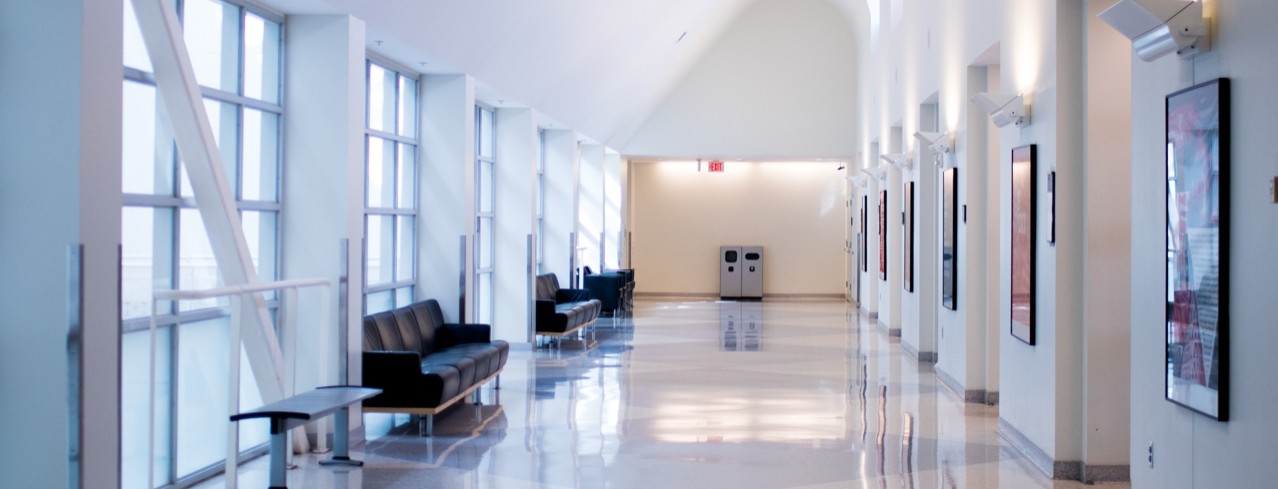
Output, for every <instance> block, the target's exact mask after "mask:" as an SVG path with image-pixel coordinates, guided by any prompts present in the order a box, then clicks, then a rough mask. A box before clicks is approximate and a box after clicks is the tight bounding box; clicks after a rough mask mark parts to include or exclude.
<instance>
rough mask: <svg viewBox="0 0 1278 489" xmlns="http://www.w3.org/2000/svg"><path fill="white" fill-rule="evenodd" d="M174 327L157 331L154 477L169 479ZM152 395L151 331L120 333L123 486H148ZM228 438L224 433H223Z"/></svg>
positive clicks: (121, 474)
mask: <svg viewBox="0 0 1278 489" xmlns="http://www.w3.org/2000/svg"><path fill="white" fill-rule="evenodd" d="M171 331H172V330H171V329H170V328H160V329H157V330H156V332H155V334H156V337H155V340H156V350H155V364H156V365H157V366H158V367H159V368H158V369H156V372H155V399H156V402H155V406H154V409H155V420H156V423H155V436H154V439H155V470H154V475H155V481H156V482H157V483H159V484H164V483H168V482H172V481H169V480H168V474H169V465H170V464H171V463H172V461H171V460H170V459H169V451H170V450H169V440H170V433H169V420H170V419H171V416H172V411H170V410H169V402H168V400H169V399H172V397H173V379H172V378H171V377H170V376H169V372H170V369H169V365H171V364H172V361H173V360H172V357H171V355H170V352H171V351H172V350H171V347H170V344H171V343H170V341H171V335H170V333H171ZM150 396H151V334H150V332H149V331H139V332H136V333H128V334H125V335H123V336H121V337H120V471H121V473H120V477H121V479H123V485H122V486H121V487H146V479H147V477H146V466H147V460H146V459H147V452H148V451H149V450H150V447H149V446H148V444H147V440H146V433H147V426H146V424H147V420H148V419H150V416H151V411H150V408H148V404H149V400H150ZM223 438H225V435H223Z"/></svg>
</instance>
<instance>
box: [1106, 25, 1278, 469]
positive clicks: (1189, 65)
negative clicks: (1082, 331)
mask: <svg viewBox="0 0 1278 489" xmlns="http://www.w3.org/2000/svg"><path fill="white" fill-rule="evenodd" d="M1205 7H1206V8H1207V11H1208V15H1209V16H1210V17H1213V18H1214V19H1215V20H1214V21H1213V31H1214V33H1213V34H1214V35H1213V37H1214V39H1213V46H1212V51H1211V52H1209V53H1204V54H1201V55H1199V56H1198V57H1197V58H1194V59H1193V60H1191V61H1183V62H1182V61H1178V60H1177V59H1176V57H1175V56H1174V55H1173V56H1167V57H1165V58H1162V59H1159V60H1157V61H1154V62H1142V61H1139V60H1133V62H1132V187H1131V188H1132V202H1133V205H1132V223H1133V225H1132V228H1131V231H1132V234H1131V236H1132V246H1131V260H1132V274H1131V280H1132V284H1133V285H1134V286H1133V287H1132V296H1131V297H1132V309H1131V331H1132V338H1131V365H1132V372H1131V384H1132V388H1131V396H1132V400H1131V402H1132V406H1131V431H1132V434H1131V440H1132V441H1131V452H1130V455H1131V460H1132V483H1133V487H1135V488H1212V487H1271V486H1273V483H1274V482H1273V481H1274V480H1278V464H1274V463H1273V462H1274V459H1273V448H1272V447H1273V440H1274V439H1275V438H1276V437H1278V423H1275V422H1274V417H1273V416H1274V414H1273V413H1274V406H1278V385H1275V384H1274V382H1273V345H1275V344H1278V329H1275V328H1273V327H1272V324H1273V318H1274V317H1276V316H1278V301H1275V300H1273V288H1272V286H1270V285H1269V284H1272V283H1273V277H1274V276H1275V275H1278V264H1275V263H1274V261H1273V260H1270V259H1269V258H1270V257H1271V256H1272V254H1273V243H1274V242H1275V241H1278V228H1276V227H1275V226H1274V225H1273V223H1274V222H1275V219H1276V218H1278V206H1275V205H1273V204H1269V203H1268V202H1270V200H1269V195H1268V184H1267V182H1268V181H1269V180H1270V179H1272V177H1273V176H1274V174H1275V170H1274V166H1273V160H1274V158H1273V145H1272V144H1271V142H1272V140H1273V135H1272V133H1273V128H1274V127H1278V120H1276V119H1275V113H1278V112H1275V110H1274V109H1275V108H1276V107H1278V94H1276V92H1275V91H1274V89H1273V80H1274V79H1275V78H1276V77H1278V65H1275V63H1274V62H1273V59H1274V57H1273V47H1274V46H1275V45H1278V32H1275V31H1274V29H1273V25H1272V21H1273V19H1275V18H1278V3H1275V2H1272V1H1269V0H1234V1H1229V2H1222V1H1210V2H1207V3H1206V5H1205ZM1217 77H1228V78H1230V79H1231V81H1232V89H1233V103H1232V104H1231V107H1232V109H1233V117H1232V118H1231V119H1230V124H1231V126H1230V128H1231V130H1232V131H1233V134H1232V141H1231V148H1232V152H1233V155H1232V158H1231V160H1230V161H1229V162H1228V164H1229V168H1230V171H1231V173H1232V175H1231V177H1230V178H1229V182H1230V185H1231V189H1230V192H1229V194H1228V196H1227V197H1226V198H1227V199H1228V202H1229V205H1230V209H1229V212H1230V219H1231V224H1230V228H1231V231H1230V233H1229V239H1230V244H1229V249H1228V250H1222V252H1223V253H1226V254H1227V255H1228V256H1229V259H1230V261H1231V265H1230V267H1229V273H1230V274H1231V276H1230V278H1229V280H1228V286H1229V294H1230V298H1229V301H1228V304H1229V314H1230V319H1229V324H1228V326H1227V327H1228V328H1229V335H1230V338H1229V347H1228V348H1229V352H1228V357H1229V360H1228V362H1229V363H1228V364H1229V379H1228V381H1227V382H1228V386H1229V389H1230V391H1229V395H1228V399H1229V412H1228V415H1229V421H1227V422H1218V421H1214V420H1211V419H1208V418H1207V417H1205V416H1202V415H1199V414H1195V413H1192V412H1190V411H1189V410H1187V409H1185V408H1183V407H1180V406H1178V405H1174V404H1172V403H1171V402H1169V401H1166V400H1164V398H1163V390H1162V387H1163V376H1164V372H1165V371H1166V367H1165V363H1164V346H1163V345H1164V341H1165V339H1164V336H1163V331H1164V324H1165V323H1164V320H1165V318H1164V312H1163V311H1164V308H1165V306H1164V304H1165V299H1164V297H1165V291H1164V287H1163V286H1162V280H1163V273H1164V272H1163V270H1164V266H1165V263H1164V262H1165V260H1166V259H1165V258H1164V257H1165V251H1164V249H1165V248H1164V246H1165V244H1164V235H1165V231H1164V228H1163V226H1164V222H1165V220H1166V217H1165V215H1164V214H1163V213H1164V207H1163V205H1162V202H1163V199H1164V198H1165V197H1164V196H1165V192H1166V191H1165V189H1164V187H1163V184H1162V182H1163V179H1164V178H1165V170H1164V165H1165V157H1166V156H1165V150H1164V147H1165V146H1164V145H1165V141H1166V139H1165V137H1166V135H1165V131H1164V125H1163V124H1164V123H1163V120H1164V119H1163V112H1164V106H1163V104H1164V97H1165V96H1166V95H1167V94H1170V93H1172V92H1175V91H1178V90H1180V89H1184V88H1188V87H1190V86H1192V85H1194V84H1196V83H1201V82H1205V81H1208V80H1211V79H1214V78H1217ZM1150 442H1153V443H1154V444H1155V461H1154V467H1153V468H1150V467H1148V466H1147V465H1146V464H1145V463H1144V461H1145V456H1146V450H1147V448H1148V444H1149V443H1150Z"/></svg>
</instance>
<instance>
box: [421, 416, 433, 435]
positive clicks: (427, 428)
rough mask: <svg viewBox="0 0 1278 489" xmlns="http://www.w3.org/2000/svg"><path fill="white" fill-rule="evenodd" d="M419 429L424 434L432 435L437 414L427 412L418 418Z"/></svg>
mask: <svg viewBox="0 0 1278 489" xmlns="http://www.w3.org/2000/svg"><path fill="white" fill-rule="evenodd" d="M417 431H418V432H420V433H421V435H422V436H432V435H434V432H435V415H434V414H427V415H425V416H422V417H421V418H419V419H418V420H417Z"/></svg>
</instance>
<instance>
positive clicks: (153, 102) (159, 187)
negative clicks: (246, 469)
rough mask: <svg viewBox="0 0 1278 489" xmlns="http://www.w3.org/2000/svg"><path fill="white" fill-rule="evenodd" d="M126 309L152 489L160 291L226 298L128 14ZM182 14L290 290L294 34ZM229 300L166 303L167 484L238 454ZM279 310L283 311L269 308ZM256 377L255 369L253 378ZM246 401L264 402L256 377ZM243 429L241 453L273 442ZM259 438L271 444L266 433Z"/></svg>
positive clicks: (212, 11) (264, 272)
mask: <svg viewBox="0 0 1278 489" xmlns="http://www.w3.org/2000/svg"><path fill="white" fill-rule="evenodd" d="M124 5H125V16H124V30H125V35H124V65H125V66H124V80H123V87H122V88H123V94H124V116H123V120H122V121H121V122H122V126H123V155H122V156H123V162H124V168H123V192H124V208H123V209H122V211H121V212H122V230H121V231H122V241H123V243H122V245H123V268H122V271H121V296H122V299H123V303H122V310H121V312H122V315H123V317H122V319H123V325H124V328H123V336H122V338H121V343H122V345H121V348H122V359H123V360H122V361H123V364H122V378H121V382H122V405H121V408H122V412H121V425H122V426H121V428H122V430H121V433H122V440H121V451H122V453H121V458H122V477H123V485H124V486H125V487H143V486H145V484H146V481H147V470H146V468H147V465H148V460H147V452H148V443H147V440H146V436H145V435H146V432H147V424H148V409H147V405H148V402H147V401H148V396H149V386H150V378H149V376H150V355H151V349H150V335H149V332H148V328H149V319H148V317H149V315H150V312H151V291H152V290H153V289H169V288H176V289H198V288H209V287H215V286H218V285H219V282H220V277H219V273H218V267H217V263H216V261H215V260H214V257H213V251H212V246H211V245H210V244H209V238H208V234H207V232H206V230H205V228H204V223H203V221H202V219H201V216H200V211H199V210H198V209H197V208H196V206H195V199H194V195H193V193H192V190H191V183H190V181H189V179H188V176H187V174H186V171H185V169H184V168H183V166H182V163H181V159H180V155H179V154H178V152H177V149H176V145H175V143H174V139H173V135H172V134H171V133H170V129H169V127H168V123H167V122H165V118H164V115H163V110H162V107H161V104H160V102H159V98H158V94H157V91H156V87H155V77H154V75H153V70H152V66H151V62H150V59H149V57H148V55H147V52H146V49H145V46H144V45H143V43H142V36H141V33H140V30H139V28H138V24H137V21H136V19H135V17H134V13H133V10H132V2H128V1H125V2H124ZM178 14H179V16H180V19H181V22H182V27H183V31H184V39H185V42H186V45H187V49H188V53H189V55H190V58H191V64H192V66H193V68H194V71H195V75H196V80H197V81H198V82H199V84H200V87H201V92H202V94H203V96H204V108H205V110H206V111H207V112H208V116H209V122H210V125H211V126H212V129H213V136H214V138H215V139H216V140H217V146H218V149H219V152H220V153H221V156H222V161H221V163H222V164H223V168H224V169H225V171H226V175H227V177H228V179H227V180H228V182H229V183H230V184H231V186H232V192H234V196H235V199H236V207H237V209H238V211H239V214H240V218H241V222H242V225H243V228H244V235H245V237H246V238H247V241H248V247H249V253H250V255H251V257H252V260H253V265H254V266H255V268H256V270H257V274H258V276H259V277H260V278H261V279H262V280H264V281H269V280H276V279H277V278H278V277H279V229H280V227H279V222H280V200H279V188H280V171H281V169H280V160H281V157H280V130H279V127H280V119H281V117H282V115H283V107H282V106H281V104H280V100H281V87H280V80H281V64H280V59H281V54H282V41H281V40H282V39H283V37H282V30H283V28H282V21H283V19H282V18H281V17H279V16H277V15H274V14H271V13H268V12H265V11H261V10H257V9H255V8H249V7H244V6H242V5H237V4H232V3H226V2H222V1H219V0H182V1H181V2H179V8H178ZM225 304H226V302H225V301H221V302H219V301H216V300H208V301H187V302H182V303H179V304H170V303H167V302H166V303H161V304H159V306H160V308H159V311H160V318H159V327H158V329H157V345H158V347H157V357H156V359H157V370H156V379H157V386H158V393H157V402H156V408H157V409H156V412H155V413H154V416H155V425H154V426H155V428H156V433H155V453H156V458H155V459H154V462H155V471H154V476H155V481H156V483H157V484H158V485H166V484H176V485H178V486H183V485H186V484H188V483H190V482H191V481H194V480H198V479H200V478H201V477H204V476H205V475H207V474H210V473H213V472H216V471H218V470H220V465H219V464H221V463H222V460H223V458H224V457H225V455H226V448H225V442H226V429H225V426H224V424H222V423H210V422H209V420H213V419H226V416H227V413H226V410H227V397H226V393H227V387H226V386H227V385H228V382H229V379H228V378H227V377H228V376H227V371H228V367H227V361H228V360H227V358H228V357H229V356H230V355H229V353H230V350H229V341H228V340H229V338H228V331H227V328H228V325H229V317H228V312H227V311H226V309H225V307H224V306H225ZM268 306H270V307H272V310H274V308H275V307H276V303H275V301H274V300H269V301H268ZM245 371H247V369H245ZM245 378H246V380H245V382H243V383H242V384H241V386H242V388H241V402H242V403H245V404H248V403H255V402H260V399H259V398H258V394H257V387H256V385H255V384H254V383H253V382H252V376H251V375H246V376H245ZM264 429H265V428H264V427H260V426H255V427H253V428H252V429H249V428H244V429H242V431H241V433H242V435H241V436H240V447H239V448H240V450H248V449H253V448H254V447H259V446H260V445H262V444H263V443H264V442H265V441H266V437H265V436H263V435H262V434H261V433H265V432H264V431H261V430H264ZM259 431H260V432H261V433H259Z"/></svg>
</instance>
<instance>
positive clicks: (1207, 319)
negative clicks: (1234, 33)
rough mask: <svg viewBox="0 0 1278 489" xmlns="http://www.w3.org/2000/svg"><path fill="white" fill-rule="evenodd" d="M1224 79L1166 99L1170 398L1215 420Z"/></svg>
mask: <svg viewBox="0 0 1278 489" xmlns="http://www.w3.org/2000/svg"><path fill="white" fill-rule="evenodd" d="M1228 203H1229V80H1227V79H1223V78H1222V79H1218V80H1213V81H1210V82H1207V83H1203V84H1201V85H1196V86H1193V87H1190V88H1188V89H1185V90H1182V91H1179V92H1176V93H1173V94H1171V95H1168V96H1167V234H1166V236H1167V282H1166V283H1167V329H1166V345H1167V356H1166V365H1165V368H1164V371H1165V372H1166V388H1167V399H1168V400H1169V401H1171V402H1174V403H1176V404H1180V405H1182V406H1185V407H1187V408H1189V409H1192V410H1194V411H1197V412H1199V413H1202V414H1205V415H1207V416H1209V417H1212V418H1215V419H1217V420H1220V421H1224V420H1225V419H1226V414H1227V408H1228V400H1229V395H1228V393H1229V391H1228V390H1227V387H1228V375H1227V374H1228V373H1229V369H1228V366H1229V357H1228V352H1229V349H1228V346H1229V341H1228V340H1229V335H1228V331H1229V330H1228V326H1229V309H1228V307H1227V305H1228V304H1229V295H1228V284H1229V254H1228V250H1229V206H1228Z"/></svg>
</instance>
